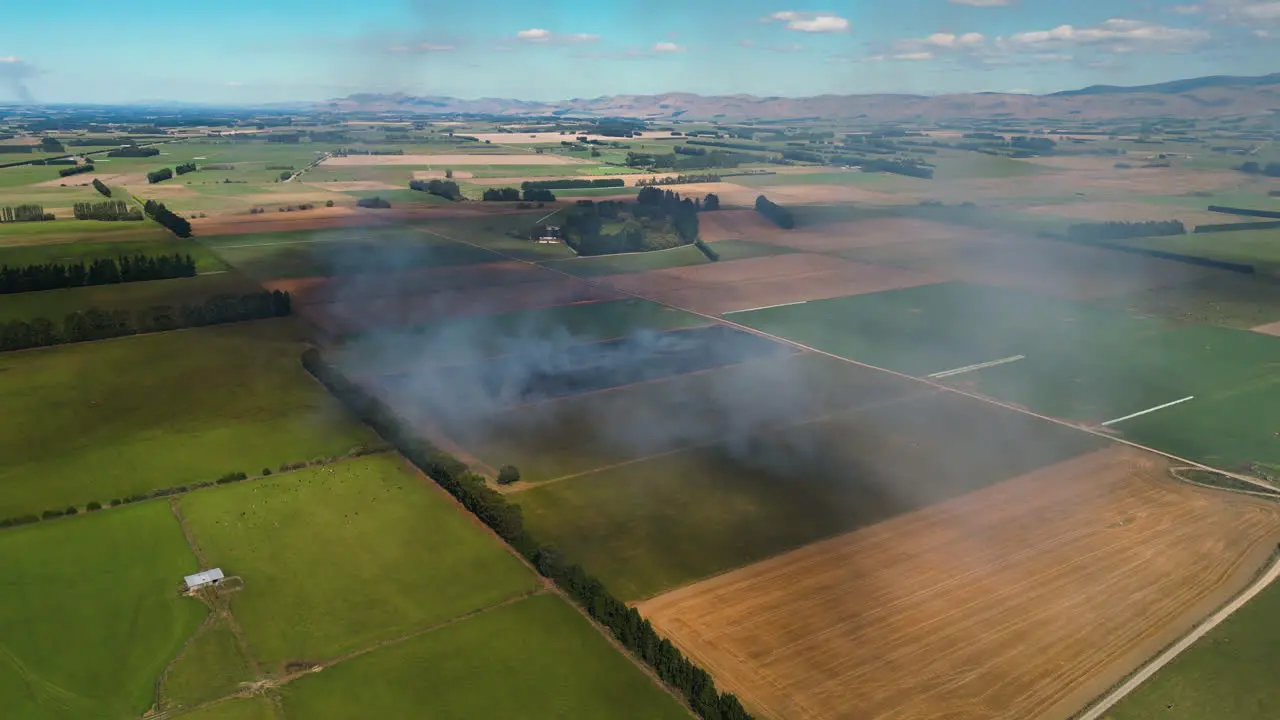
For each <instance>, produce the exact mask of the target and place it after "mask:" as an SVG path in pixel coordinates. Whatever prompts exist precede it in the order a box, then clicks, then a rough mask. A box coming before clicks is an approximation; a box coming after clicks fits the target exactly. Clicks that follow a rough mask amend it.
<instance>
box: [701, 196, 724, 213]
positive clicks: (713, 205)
mask: <svg viewBox="0 0 1280 720" xmlns="http://www.w3.org/2000/svg"><path fill="white" fill-rule="evenodd" d="M702 209H703V210H707V211H712V210H719V209H720V198H719V197H718V196H717V195H716V194H715V193H707V197H706V198H704V199H703V201H702Z"/></svg>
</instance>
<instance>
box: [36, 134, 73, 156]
mask: <svg viewBox="0 0 1280 720" xmlns="http://www.w3.org/2000/svg"><path fill="white" fill-rule="evenodd" d="M66 151H67V149H66V148H65V147H63V145H62V143H60V142H58V139H57V138H51V137H47V138H40V152H47V153H63V152H66Z"/></svg>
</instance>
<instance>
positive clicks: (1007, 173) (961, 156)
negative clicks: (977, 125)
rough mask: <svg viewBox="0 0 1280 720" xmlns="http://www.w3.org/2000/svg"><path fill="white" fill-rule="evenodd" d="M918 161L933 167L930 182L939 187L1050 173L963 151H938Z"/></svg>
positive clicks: (1026, 164)
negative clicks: (957, 181) (960, 182)
mask: <svg viewBox="0 0 1280 720" xmlns="http://www.w3.org/2000/svg"><path fill="white" fill-rule="evenodd" d="M921 157H923V158H924V159H925V160H926V161H928V162H931V163H933V164H934V165H935V166H936V167H935V168H934V171H933V181H934V182H939V183H943V182H947V181H951V180H965V179H978V178H1019V177H1031V176H1034V175H1043V174H1045V173H1046V172H1052V169H1051V168H1046V167H1044V166H1042V165H1036V164H1035V163H1031V162H1027V161H1026V160H1015V159H1013V158H1009V157H1004V156H995V155H987V154H985V153H979V152H969V151H965V150H939V151H938V154H937V155H922V156H921Z"/></svg>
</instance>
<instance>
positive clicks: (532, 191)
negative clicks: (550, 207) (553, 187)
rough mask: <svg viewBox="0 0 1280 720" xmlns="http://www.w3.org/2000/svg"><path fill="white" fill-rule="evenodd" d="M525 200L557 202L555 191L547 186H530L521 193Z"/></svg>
mask: <svg viewBox="0 0 1280 720" xmlns="http://www.w3.org/2000/svg"><path fill="white" fill-rule="evenodd" d="M520 199H522V200H524V201H525V202H555V200H556V195H555V193H553V192H551V191H550V190H547V189H545V188H529V189H528V190H525V191H524V192H523V193H521V194H520Z"/></svg>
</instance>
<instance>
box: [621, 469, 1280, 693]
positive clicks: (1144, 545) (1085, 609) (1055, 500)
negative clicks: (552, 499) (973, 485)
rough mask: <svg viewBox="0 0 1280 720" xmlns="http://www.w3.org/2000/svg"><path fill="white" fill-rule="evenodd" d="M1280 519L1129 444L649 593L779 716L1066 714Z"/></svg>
mask: <svg viewBox="0 0 1280 720" xmlns="http://www.w3.org/2000/svg"><path fill="white" fill-rule="evenodd" d="M1277 536H1280V508H1278V507H1277V506H1276V505H1275V504H1273V503H1269V502H1266V501H1260V500H1256V499H1253V498H1247V497H1244V496H1239V495H1230V494H1227V493H1221V492H1216V491H1211V490H1203V489H1200V488H1194V487H1191V486H1188V485H1184V484H1181V483H1177V482H1175V481H1172V480H1171V479H1170V478H1169V477H1168V476H1167V475H1165V463H1164V461H1163V460H1162V459H1160V458H1157V457H1155V456H1151V455H1147V454H1145V453H1142V452H1140V451H1136V450H1132V449H1129V448H1121V447H1114V446H1113V447H1111V448H1109V449H1107V450H1102V451H1099V452H1095V453H1091V454H1088V455H1084V456H1081V457H1077V458H1075V459H1071V460H1067V461H1065V462H1063V463H1060V464H1055V465H1050V466H1047V467H1044V468H1042V469H1039V470H1035V471H1032V472H1030V473H1029V474H1026V475H1022V476H1020V477H1015V478H1012V479H1010V480H1007V481H1005V482H1002V483H999V484H996V485H992V486H990V487H987V488H985V489H982V490H978V491H976V492H973V493H970V494H967V495H964V496H962V497H959V498H956V499H954V500H951V501H948V502H944V503H942V504H938V505H934V506H932V507H929V508H926V509H922V510H919V511H917V512H913V513H909V514H905V515H902V516H900V517H897V518H894V519H892V520H889V521H888V522H884V523H881V524H878V525H875V526H872V527H868V528H864V529H861V530H857V531H855V532H852V533H849V534H847V535H842V536H839V537H837V538H833V539H831V540H828V541H825V542H822V543H817V544H814V545H810V546H808V547H806V548H803V549H801V550H796V551H794V552H791V553H788V554H785V555H781V556H778V557H776V558H772V559H770V560H767V561H765V562H761V563H758V564H755V565H751V566H748V567H745V568H742V569H741V570H737V571H735V572H732V573H728V574H725V575H721V576H718V577H715V578H712V579H710V580H707V581H705V582H702V583H698V584H695V585H691V586H689V587H685V588H682V589H680V590H676V591H674V592H671V593H668V594H666V595H661V596H659V597H656V598H653V599H651V600H649V601H646V602H644V603H642V604H641V605H640V609H641V611H642V612H643V613H644V614H645V616H646V617H648V618H650V620H651V621H652V622H653V623H654V624H655V626H657V627H658V628H659V629H660V630H661V631H663V632H665V633H667V634H669V635H670V636H671V637H672V638H673V639H674V641H675V642H676V644H677V645H679V646H680V647H681V648H682V649H684V650H685V651H686V652H687V653H689V654H690V656H691V657H693V658H695V659H696V660H697V661H698V662H699V663H701V664H703V665H704V666H705V667H709V668H711V672H712V673H713V674H714V675H715V676H716V679H717V681H718V682H720V683H723V684H724V685H725V686H726V687H728V688H730V689H731V690H732V691H733V692H735V693H737V694H738V695H739V696H740V697H742V698H743V699H744V701H745V702H746V703H747V705H748V706H749V707H752V708H754V709H755V710H757V711H758V712H759V713H761V714H762V715H764V716H768V717H807V718H855V717H859V718H861V717H879V718H918V717H934V716H939V715H941V714H945V715H946V716H947V717H954V718H988V717H997V716H999V717H1005V716H1007V717H1040V716H1048V717H1059V716H1065V715H1066V714H1068V713H1070V712H1071V711H1073V710H1074V709H1076V708H1078V707H1079V705H1080V704H1082V703H1083V702H1085V701H1087V700H1088V699H1089V698H1091V697H1092V696H1093V695H1094V694H1096V693H1098V692H1100V691H1101V690H1103V689H1105V688H1106V687H1107V686H1108V685H1109V684H1111V683H1112V682H1115V681H1117V680H1118V679H1119V678H1121V677H1123V676H1124V674H1125V673H1127V672H1128V671H1129V670H1130V669H1131V668H1132V667H1133V665H1135V664H1136V663H1137V662H1140V661H1141V660H1142V659H1144V658H1145V657H1146V656H1147V655H1149V654H1150V653H1151V652H1153V651H1155V650H1156V649H1158V648H1160V647H1161V646H1163V645H1164V644H1165V643H1167V642H1169V641H1171V640H1172V639H1173V638H1175V637H1177V636H1178V635H1179V634H1180V633H1181V632H1184V631H1185V630H1187V629H1189V627H1190V625H1191V624H1193V623H1194V622H1195V621H1196V620H1197V619H1198V617H1199V615H1200V614H1203V613H1204V612H1207V611H1208V610H1209V609H1211V608H1212V607H1214V606H1215V605H1217V604H1218V603H1219V602H1221V601H1222V600H1223V599H1225V598H1226V597H1228V596H1229V595H1230V594H1231V593H1233V592H1234V591H1235V590H1236V589H1238V588H1239V587H1242V586H1243V585H1244V583H1245V582H1247V581H1248V579H1249V578H1250V577H1251V575H1252V573H1253V571H1254V570H1255V569H1256V568H1257V567H1258V565H1259V564H1260V563H1261V561H1262V560H1263V559H1264V558H1265V557H1266V556H1267V555H1268V554H1269V553H1270V551H1271V550H1272V549H1273V548H1274V543H1275V540H1276V538H1277ZM1084 558H1088V562H1082V559H1084ZM748 619H749V621H748ZM1160 716H1161V717H1165V715H1164V714H1161V715H1160ZM1187 717H1191V715H1188V716H1187ZM1196 717H1210V715H1198V716H1196ZM1224 717H1225V716H1224Z"/></svg>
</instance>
